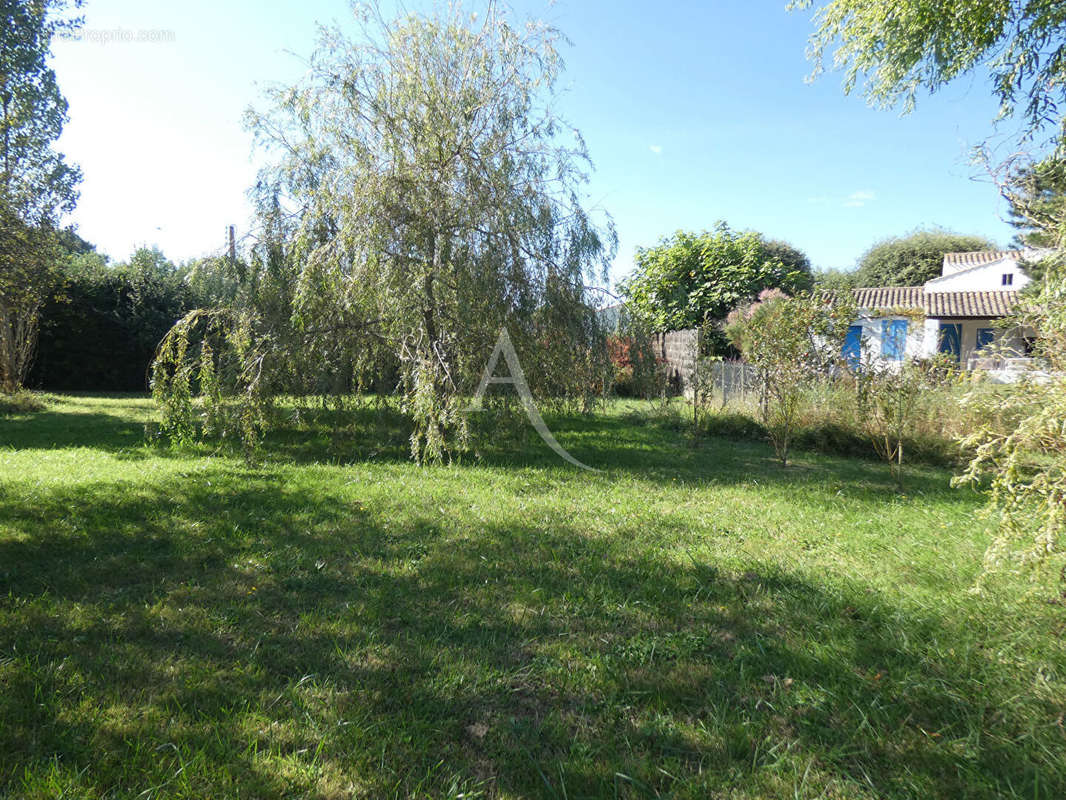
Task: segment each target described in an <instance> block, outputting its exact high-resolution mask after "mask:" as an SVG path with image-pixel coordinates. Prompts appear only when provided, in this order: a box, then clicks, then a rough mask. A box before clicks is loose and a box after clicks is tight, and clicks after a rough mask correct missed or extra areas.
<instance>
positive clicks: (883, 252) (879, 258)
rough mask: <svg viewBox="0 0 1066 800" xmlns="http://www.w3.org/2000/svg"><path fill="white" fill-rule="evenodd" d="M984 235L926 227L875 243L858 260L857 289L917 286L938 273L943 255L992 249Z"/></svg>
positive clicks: (941, 265)
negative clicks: (863, 287) (968, 234)
mask: <svg viewBox="0 0 1066 800" xmlns="http://www.w3.org/2000/svg"><path fill="white" fill-rule="evenodd" d="M993 249H995V244H994V243H993V242H992V241H990V240H988V239H986V238H984V237H983V236H967V235H963V234H959V233H952V232H951V231H945V230H940V229H938V228H929V229H926V230H918V231H914V232H913V233H909V234H907V235H906V236H891V237H889V238H887V239H882V240H881V241H880V242H877V243H876V244H874V245H873V246H872V247H870V249H869V250H867V251H866V252H865V253H863V254H862V256H860V258H859V267H858V269H857V270H856V271H855V273H854V274H855V285H856V286H919V285H921V284H923V283H925V282H926V281H928V280H931V279H933V278H937V277H939V276H940V274H941V270H942V268H943V263H944V254H945V253H958V252H968V251H972V250H993Z"/></svg>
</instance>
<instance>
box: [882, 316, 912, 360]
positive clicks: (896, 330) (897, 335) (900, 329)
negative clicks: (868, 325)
mask: <svg viewBox="0 0 1066 800" xmlns="http://www.w3.org/2000/svg"><path fill="white" fill-rule="evenodd" d="M906 350H907V320H905V319H883V320H881V356H882V357H883V358H886V359H888V360H889V361H902V360H903V354H904V352H906Z"/></svg>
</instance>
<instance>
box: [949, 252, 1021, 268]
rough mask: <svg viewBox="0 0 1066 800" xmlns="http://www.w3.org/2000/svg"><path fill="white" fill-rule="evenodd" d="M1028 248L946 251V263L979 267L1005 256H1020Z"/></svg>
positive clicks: (963, 266) (954, 265) (953, 265)
mask: <svg viewBox="0 0 1066 800" xmlns="http://www.w3.org/2000/svg"><path fill="white" fill-rule="evenodd" d="M1027 252H1029V251H1026V250H976V251H974V252H972V253H944V264H945V265H946V266H952V267H960V268H965V267H978V266H981V265H982V264H991V263H992V262H993V261H999V260H1000V259H1004V258H1020V257H1021V256H1023V255H1024V254H1025V253H1027Z"/></svg>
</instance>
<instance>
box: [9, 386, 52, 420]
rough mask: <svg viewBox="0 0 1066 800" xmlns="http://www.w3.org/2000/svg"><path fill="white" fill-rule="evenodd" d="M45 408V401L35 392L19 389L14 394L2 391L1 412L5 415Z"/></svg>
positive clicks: (32, 411)
mask: <svg viewBox="0 0 1066 800" xmlns="http://www.w3.org/2000/svg"><path fill="white" fill-rule="evenodd" d="M44 409H45V404H44V401H42V400H41V398H40V397H38V396H37V395H36V394H34V393H33V392H27V391H19V392H14V393H12V394H7V393H4V392H0V414H2V415H4V416H8V415H13V414H33V413H35V412H37V411H44Z"/></svg>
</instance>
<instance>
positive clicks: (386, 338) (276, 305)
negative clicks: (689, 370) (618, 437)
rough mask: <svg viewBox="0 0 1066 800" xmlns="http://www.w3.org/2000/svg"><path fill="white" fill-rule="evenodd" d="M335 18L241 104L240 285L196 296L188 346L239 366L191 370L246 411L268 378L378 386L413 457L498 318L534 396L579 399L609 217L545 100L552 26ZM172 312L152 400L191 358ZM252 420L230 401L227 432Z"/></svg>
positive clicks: (287, 385)
mask: <svg viewBox="0 0 1066 800" xmlns="http://www.w3.org/2000/svg"><path fill="white" fill-rule="evenodd" d="M357 23H358V26H359V30H360V34H359V36H358V37H357V38H355V39H349V38H347V37H346V36H345V35H344V34H343V33H342V32H341V31H340V30H339V29H325V30H323V32H322V36H321V41H320V46H319V48H318V50H317V52H316V53H315V54H314V56H313V57H312V58H311V60H310V62H309V64H308V70H307V73H306V75H305V77H304V78H303V79H302V80H301V81H300V82H299V83H298V84H296V85H294V86H290V87H284V88H278V89H275V90H273V91H272V92H271V93H270V94H269V100H270V108H269V110H266V111H250V112H249V113H248V120H247V121H248V124H249V125H250V127H251V129H252V130H253V131H254V132H255V134H256V136H257V139H258V141H259V142H260V143H261V144H262V145H263V146H265V147H266V148H267V151H268V152H269V153H270V154H271V155H272V157H273V159H274V160H273V165H272V166H271V167H270V168H269V169H267V170H266V171H265V172H264V174H263V175H262V176H261V180H260V183H259V186H258V187H257V193H258V196H259V199H260V208H261V209H262V230H261V231H260V235H259V237H258V238H259V243H258V244H257V245H256V247H255V248H254V250H253V257H252V261H251V263H250V264H249V265H248V266H247V267H246V268H244V267H242V269H245V270H246V274H244V275H242V276H240V278H241V281H242V282H243V284H244V285H245V286H246V287H251V286H253V285H254V286H256V287H257V288H256V289H255V290H254V291H253V290H251V289H246V290H244V291H238V296H237V298H236V299H235V300H234V301H233V302H232V303H231V304H230V307H229V308H228V309H227V310H226V312H225V314H224V315H222V316H218V314H220V313H221V312H217V314H216V316H217V319H219V320H221V319H222V318H223V316H224V317H225V319H226V320H227V322H226V323H225V325H224V326H223V327H225V328H226V330H225V332H222V331H221V330H220V331H218V332H217V333H216V336H215V338H216V339H217V341H212V343H211V346H210V348H209V351H208V352H209V354H210V356H211V358H212V359H215V360H216V361H218V360H220V359H229V360H230V361H232V362H234V363H238V362H239V363H240V366H239V368H237V367H234V368H233V369H230V370H229V372H228V375H229V377H228V378H227V377H226V374H227V371H226V370H219V369H217V368H216V369H213V370H209V371H208V376H209V379H210V381H211V382H213V383H211V386H212V387H213V388H212V391H214V392H215V393H216V395H218V396H219V397H221V398H223V402H225V398H227V397H229V398H231V401H232V402H238V404H246V405H247V404H251V405H254V406H255V407H256V408H257V409H262V408H263V407H264V404H266V405H269V403H268V402H267V400H268V398H269V397H271V396H273V395H275V394H277V393H280V392H285V391H288V392H313V393H320V394H324V393H331V394H335V395H341V394H343V393H345V392H349V391H352V390H355V389H359V388H364V389H374V390H377V391H381V390H388V389H389V388H391V387H389V386H388V385H383V384H384V382H385V381H389V382H391V383H392V385H393V386H395V387H396V388H397V390H398V393H399V394H400V396H401V397H402V400H403V403H404V405H405V407H406V409H407V410H408V411H409V412H410V414H411V416H412V419H413V422H414V433H413V435H412V438H411V450H412V454H413V456H414V457H415V458H416V459H417V460H427V459H428V460H434V459H439V458H444V457H446V456H447V454H448V453H449V452H451V451H453V450H455V449H462V448H463V447H464V446H465V440H466V436H467V429H466V422H465V413H464V406H463V402H464V397H465V396H466V395H468V394H469V393H470V392H472V390H473V389H474V387H476V385H477V381H478V379H479V378H480V375H481V371H482V370H483V369H484V366H485V362H486V360H487V357H488V355H489V353H490V352H491V350H492V347H493V344H494V343H495V341H496V339H497V337H498V335H499V332H500V329H501V328H502V327H503V326H507V328H508V330H509V332H510V335H511V338H512V340H513V341H514V343H515V346H516V348H517V349H518V351H519V356H520V358H521V359H522V362H523V365H524V366H525V368H526V370H527V372H528V375H529V378H530V384H531V386H532V387H533V389H534V391H535V392H540V393H543V394H547V395H550V396H552V397H556V398H563V399H569V400H571V401H574V400H581V401H585V402H587V398H588V397H589V396H590V395H591V394H593V393H594V392H596V391H598V390H600V389H602V381H603V376H604V375H605V374H606V373H607V371H608V370H607V362H606V353H605V348H604V346H603V343H602V342H603V338H604V337H603V336H602V332H601V331H599V328H598V324H597V322H596V318H595V314H594V312H593V310H592V308H591V307H590V305H589V303H588V302H587V298H586V290H585V281H586V280H588V279H590V278H593V277H597V276H599V277H601V278H602V277H605V273H606V269H607V265H608V263H609V261H610V258H611V257H612V256H613V251H614V233H613V229H612V228H611V225H610V222H609V220H606V224H604V225H599V226H598V225H597V224H595V223H594V221H593V219H592V218H591V217H590V214H589V212H587V211H586V210H585V209H584V208H583V207H582V201H581V188H582V185H583V184H584V182H585V181H586V180H587V172H588V170H589V169H590V167H591V164H590V161H589V158H588V155H587V152H586V149H585V146H584V143H583V142H582V140H581V138H580V135H579V134H577V132H576V131H574V130H573V129H572V128H571V127H570V126H568V125H566V124H565V123H564V122H562V121H561V120H560V119H559V118H558V117H557V116H556V115H555V113H554V111H553V110H552V106H551V101H552V98H553V96H554V87H555V83H556V79H557V77H558V75H559V70H560V67H561V62H560V59H559V55H558V53H557V50H556V45H557V43H558V41H559V37H560V35H559V33H558V32H557V31H555V30H554V29H552V28H550V27H547V26H545V25H543V24H540V23H532V22H531V23H528V24H526V25H524V26H522V27H517V26H515V25H512V24H511V23H510V22H509V21H508V20H507V18H506V17H505V16H504V14H503V13H501V12H500V11H499V10H498V9H497V8H496V7H495V6H494V5H490V6H489V7H488V9H487V13H485V14H483V15H477V14H469V13H467V12H464V11H463V10H462V9H461V8H460V7H458V6H456V5H449V6H447V7H446V8H445V7H442V8H440V9H438V10H437V11H435V12H434V13H432V14H430V15H428V16H406V17H403V18H400V19H397V20H392V21H390V20H386V19H385V18H384V17H383V16H382V15H381V14H380V12H379V10H378V9H377V8H376V7H370V8H363V9H360V10H357ZM263 285H265V286H266V287H267V288H268V290H267V291H263V289H262V286H263ZM197 319H199V318H197ZM192 322H193V321H192V320H186V321H184V322H182V323H179V325H178V327H176V328H175V330H174V332H173V336H174V337H175V339H174V341H173V342H170V343H168V342H164V346H163V348H162V349H161V351H160V361H159V364H158V365H157V375H156V377H157V380H156V386H157V395H158V396H159V397H160V399H161V401H162V402H163V403H164V408H165V409H167V410H169V406H167V405H166V403H168V402H169V401H168V400H166V398H167V397H169V396H172V395H176V394H180V393H181V392H183V391H184V388H183V385H182V383H181V380H177V377H178V376H180V375H182V374H183V373H184V372H186V371H188V372H189V373H190V374H192V372H193V371H195V370H197V369H200V367H196V368H195V369H194V367H193V366H192V364H193V362H197V361H198V360H202V359H203V348H202V347H200V346H195V347H193V346H191V343H192V340H191V339H190V336H192V338H195V336H193V334H194V330H193V328H194V327H195V326H194V325H193V324H192ZM237 330H241V331H244V333H245V337H246V338H245V339H244V340H241V341H242V342H243V343H242V345H241V347H237V346H236V344H235V340H234V335H235V334H234V331H237ZM201 333H202V332H201ZM178 338H185V339H189V345H186V347H185V349H184V350H183V351H182V350H181V348H180V347H179V346H178V345H177V340H178ZM242 348H243V349H242ZM253 365H254V368H253ZM196 383H197V382H196V381H195V380H194V381H193V384H196ZM253 384H254V385H255V387H256V388H255V389H254V390H253V389H252V387H253ZM194 388H195V387H194ZM179 411H180V409H179ZM181 413H183V412H181ZM269 418H270V415H269V413H266V412H263V413H259V412H258V411H257V412H256V413H253V414H251V415H250V419H251V421H250V422H249V423H248V426H249V431H252V430H254V429H256V428H257V427H258V426H260V425H263V424H268V423H269ZM209 427H211V428H213V429H218V428H219V424H218V422H217V420H215V421H213V422H212V425H211V426H209Z"/></svg>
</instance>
